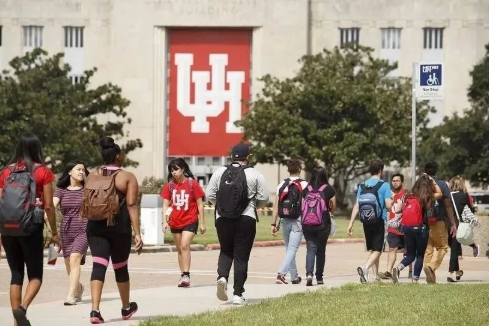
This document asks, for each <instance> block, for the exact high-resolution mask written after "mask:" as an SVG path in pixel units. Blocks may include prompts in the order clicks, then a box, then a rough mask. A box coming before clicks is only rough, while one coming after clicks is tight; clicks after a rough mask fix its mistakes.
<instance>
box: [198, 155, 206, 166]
mask: <svg viewBox="0 0 489 326" xmlns="http://www.w3.org/2000/svg"><path fill="white" fill-rule="evenodd" d="M197 165H205V157H200V156H199V157H197Z"/></svg>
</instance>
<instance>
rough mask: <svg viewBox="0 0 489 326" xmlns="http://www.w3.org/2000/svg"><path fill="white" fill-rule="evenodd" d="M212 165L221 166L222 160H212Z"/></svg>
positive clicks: (216, 158)
mask: <svg viewBox="0 0 489 326" xmlns="http://www.w3.org/2000/svg"><path fill="white" fill-rule="evenodd" d="M212 165H221V158H220V157H213V158H212Z"/></svg>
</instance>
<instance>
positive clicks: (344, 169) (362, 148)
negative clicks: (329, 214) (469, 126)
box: [238, 47, 428, 203]
mask: <svg viewBox="0 0 489 326" xmlns="http://www.w3.org/2000/svg"><path fill="white" fill-rule="evenodd" d="M372 51H373V50H372V49H370V48H366V47H358V48H347V49H339V48H335V49H333V50H332V51H328V50H324V51H323V52H321V53H319V54H316V55H311V56H304V57H303V58H302V59H301V60H300V63H301V68H300V70H299V71H298V73H297V74H296V75H295V77H293V78H288V79H285V80H280V79H278V78H275V77H272V76H270V75H266V76H264V77H263V78H262V79H261V82H263V84H264V87H263V90H262V93H261V94H259V96H258V98H257V100H256V101H255V102H253V103H251V104H250V105H251V108H252V110H251V111H250V114H248V115H247V116H246V117H245V118H244V119H243V120H242V121H240V122H238V124H239V125H241V126H243V127H244V130H245V137H246V138H249V139H251V141H252V142H253V145H254V146H253V153H254V155H255V156H256V159H257V161H258V162H268V163H272V162H281V163H284V162H285V161H286V160H287V159H288V158H291V157H298V158H301V159H303V160H304V162H305V168H306V171H310V170H311V169H312V168H313V167H314V166H316V165H317V164H318V162H323V163H324V164H325V165H326V167H327V169H328V172H329V175H330V177H332V178H334V180H335V183H334V186H335V188H336V190H337V192H338V199H339V202H340V203H341V202H342V198H343V195H344V191H345V189H346V186H347V183H348V181H351V180H353V179H355V178H357V177H359V176H361V175H364V174H366V173H367V168H368V163H369V161H370V159H372V158H374V157H380V158H382V159H384V160H385V162H390V161H397V162H399V164H401V165H404V164H406V163H407V162H408V161H410V152H411V83H410V80H408V79H404V78H400V79H393V78H389V73H390V72H391V71H393V70H394V69H395V68H396V65H395V64H394V65H391V64H389V63H388V62H387V61H385V60H380V59H376V58H374V57H373V56H372ZM418 108H419V109H418V122H419V128H424V127H425V126H426V124H427V114H428V108H427V106H426V104H425V103H421V104H420V105H418Z"/></svg>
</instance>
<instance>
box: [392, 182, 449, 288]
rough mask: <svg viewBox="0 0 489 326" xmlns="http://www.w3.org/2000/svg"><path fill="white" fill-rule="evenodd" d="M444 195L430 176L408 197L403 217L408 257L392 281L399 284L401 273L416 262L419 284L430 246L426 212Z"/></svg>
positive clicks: (395, 271)
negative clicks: (425, 255) (425, 256)
mask: <svg viewBox="0 0 489 326" xmlns="http://www.w3.org/2000/svg"><path fill="white" fill-rule="evenodd" d="M441 195H442V192H441V189H440V187H439V186H438V185H437V183H436V181H435V180H434V179H432V178H431V177H429V176H428V175H422V176H421V177H419V178H418V180H417V181H416V183H415V184H414V186H413V189H412V190H411V191H410V192H409V193H408V194H407V195H406V200H405V202H404V204H403V210H402V217H401V230H402V232H403V233H404V239H405V242H406V251H407V252H406V257H404V259H403V260H402V261H401V262H400V263H399V265H397V267H396V268H394V270H393V271H392V281H393V282H394V283H398V282H399V274H400V272H401V271H402V270H403V269H404V268H405V267H406V266H408V265H410V264H412V263H413V262H414V261H416V262H415V264H414V271H413V278H412V281H413V283H418V281H419V277H420V275H421V269H422V268H423V260H424V254H425V251H426V246H427V245H428V228H429V226H428V220H427V216H426V212H427V211H428V210H429V209H430V208H431V207H432V205H433V202H434V201H435V200H436V198H438V197H440V196H441Z"/></svg>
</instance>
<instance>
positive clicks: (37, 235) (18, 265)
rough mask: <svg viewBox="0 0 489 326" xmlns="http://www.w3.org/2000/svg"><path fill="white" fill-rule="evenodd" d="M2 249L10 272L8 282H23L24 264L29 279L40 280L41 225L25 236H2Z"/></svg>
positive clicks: (13, 283)
mask: <svg viewBox="0 0 489 326" xmlns="http://www.w3.org/2000/svg"><path fill="white" fill-rule="evenodd" d="M2 244H3V249H4V250H5V254H6V256H7V262H8V265H9V267H10V272H11V273H12V278H11V280H10V284H12V285H22V284H23V283H24V265H25V267H26V268H27V277H28V278H29V281H31V280H33V279H38V280H39V281H40V282H42V274H43V259H44V236H43V225H40V226H39V227H38V228H37V230H36V231H34V233H32V234H31V235H29V236H25V237H10V236H7V235H4V236H2Z"/></svg>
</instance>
